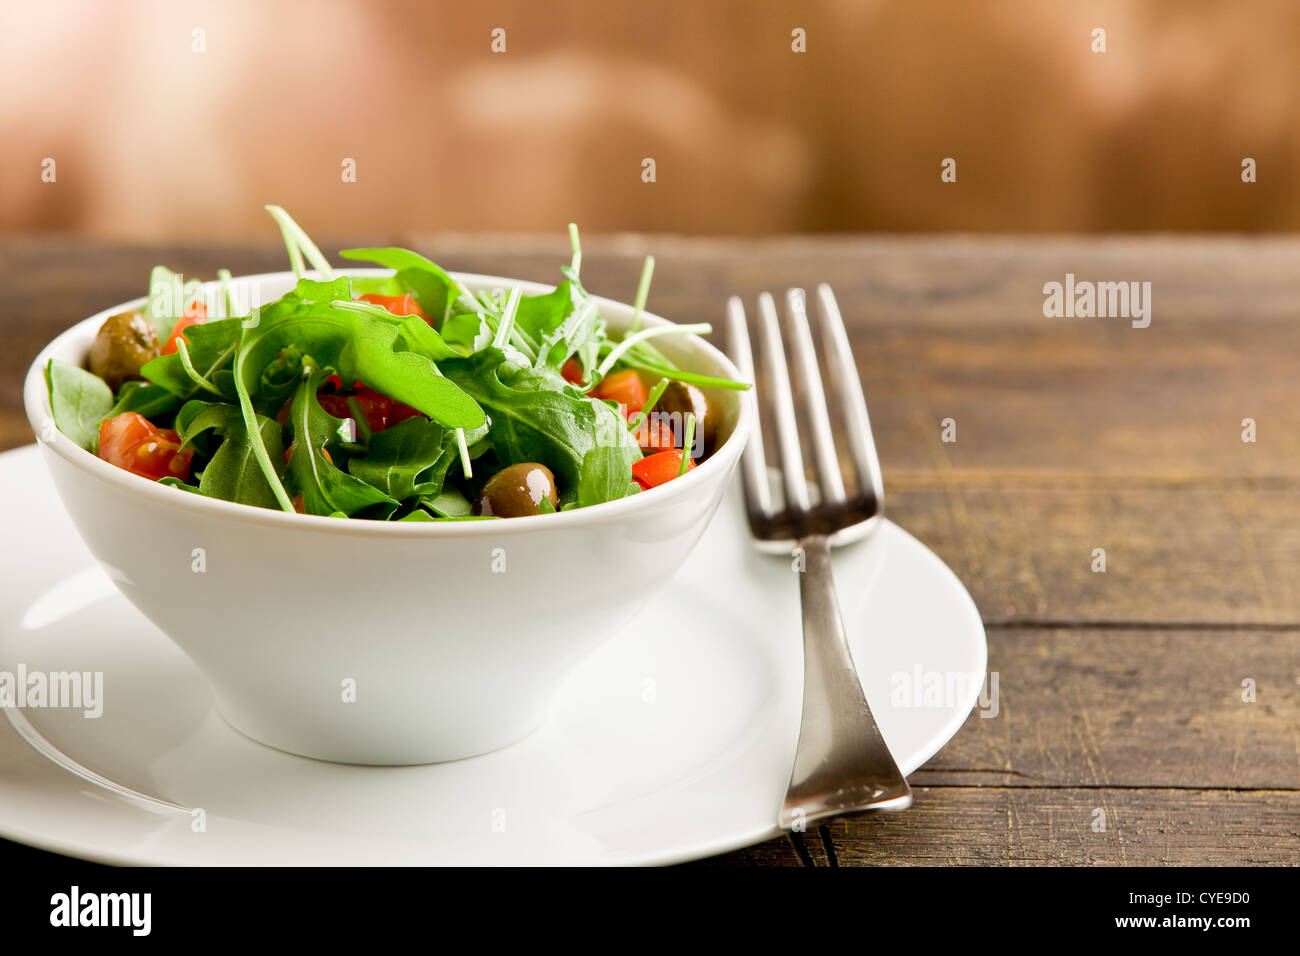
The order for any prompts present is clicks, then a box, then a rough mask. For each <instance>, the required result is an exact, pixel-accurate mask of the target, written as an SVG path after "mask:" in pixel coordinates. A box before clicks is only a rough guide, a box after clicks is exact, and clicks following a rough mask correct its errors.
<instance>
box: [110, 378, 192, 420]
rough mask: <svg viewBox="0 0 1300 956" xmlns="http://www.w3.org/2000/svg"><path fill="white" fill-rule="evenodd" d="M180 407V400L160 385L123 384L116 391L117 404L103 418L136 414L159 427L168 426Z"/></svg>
mask: <svg viewBox="0 0 1300 956" xmlns="http://www.w3.org/2000/svg"><path fill="white" fill-rule="evenodd" d="M180 407H181V400H180V399H179V398H178V397H176V396H175V395H173V394H172V393H171V392H170V391H168V390H167V389H165V388H163V387H162V386H161V385H152V384H150V383H149V382H136V381H131V382H123V383H122V387H121V388H119V389H118V390H117V402H116V404H114V405H113V407H112V408H111V409H109V411H108V413H107V414H106V415H105V416H104V417H105V418H112V417H114V416H115V415H121V414H122V413H123V412H136V413H137V414H139V415H143V416H144V417H145V418H147V419H149V421H151V422H152V423H153V424H155V425H158V426H160V427H166V426H167V425H168V422H169V419H170V417H171V416H172V415H173V414H174V413H175V412H176V410H177V409H178V408H180Z"/></svg>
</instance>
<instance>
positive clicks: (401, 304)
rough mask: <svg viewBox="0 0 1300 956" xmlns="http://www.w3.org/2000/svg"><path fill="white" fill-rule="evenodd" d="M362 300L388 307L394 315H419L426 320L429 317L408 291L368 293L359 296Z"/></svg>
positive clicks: (382, 307)
mask: <svg viewBox="0 0 1300 956" xmlns="http://www.w3.org/2000/svg"><path fill="white" fill-rule="evenodd" d="M358 301H360V302H369V303H370V304H371V305H377V306H379V307H380V308H381V309H387V310H388V311H389V312H391V313H393V315H418V316H419V317H420V318H422V319H424V321H426V322H428V321H429V317H428V316H427V315H425V314H424V310H423V309H421V308H420V303H418V302H416V301H415V296H413V295H411V294H410V293H407V294H406V295H376V294H374V293H367V294H365V295H363V296H359V297H358Z"/></svg>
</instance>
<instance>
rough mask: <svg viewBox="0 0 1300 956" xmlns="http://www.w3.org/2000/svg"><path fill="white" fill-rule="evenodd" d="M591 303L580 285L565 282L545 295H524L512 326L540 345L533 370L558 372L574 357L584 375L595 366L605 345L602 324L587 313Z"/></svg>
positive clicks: (591, 310) (591, 311)
mask: <svg viewBox="0 0 1300 956" xmlns="http://www.w3.org/2000/svg"><path fill="white" fill-rule="evenodd" d="M591 304H592V303H591V299H590V297H589V296H588V295H587V293H586V292H585V291H583V288H582V286H581V285H579V284H578V283H577V282H575V281H574V280H572V279H566V280H565V281H564V282H561V283H560V284H559V285H557V286H556V287H555V288H554V289H553V290H551V291H550V292H548V293H546V294H545V295H526V296H524V297H523V299H521V300H520V303H519V311H518V312H516V313H515V326H516V328H519V329H520V330H522V331H523V332H525V333H527V334H528V335H529V336H531V337H532V338H533V339H534V340H535V341H537V342H539V343H541V344H540V347H539V348H538V353H537V362H536V364H537V366H538V367H541V366H550V367H552V368H556V369H558V368H559V367H560V366H562V365H563V364H564V362H565V361H566V360H567V359H568V357H569V356H570V355H574V354H577V355H578V357H579V360H580V361H581V362H582V363H583V373H584V375H585V374H586V373H587V372H588V371H589V370H590V369H589V365H594V364H595V356H596V351H597V349H598V348H599V346H600V343H602V342H603V341H605V323H604V321H603V320H602V319H601V318H600V316H599V315H598V314H597V313H596V311H595V309H594V307H593V308H591V309H590V310H589V309H588V306H589V305H591Z"/></svg>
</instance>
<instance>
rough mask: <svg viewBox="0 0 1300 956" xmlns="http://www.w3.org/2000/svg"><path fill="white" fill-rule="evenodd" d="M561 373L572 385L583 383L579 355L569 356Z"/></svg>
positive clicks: (561, 368)
mask: <svg viewBox="0 0 1300 956" xmlns="http://www.w3.org/2000/svg"><path fill="white" fill-rule="evenodd" d="M560 374H561V375H563V376H564V380H565V381H566V382H568V383H569V384H571V385H581V384H582V363H581V362H579V361H578V359H577V356H573V355H571V356H569V358H568V360H567V361H566V362H565V363H564V365H563V366H561V367H560ZM637 411H640V409H639V408H638V409H637Z"/></svg>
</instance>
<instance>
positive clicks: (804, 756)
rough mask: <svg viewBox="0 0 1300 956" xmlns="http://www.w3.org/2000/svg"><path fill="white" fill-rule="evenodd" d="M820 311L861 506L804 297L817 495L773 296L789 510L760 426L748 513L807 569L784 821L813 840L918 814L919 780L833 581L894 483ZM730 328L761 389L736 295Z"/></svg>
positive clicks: (797, 355) (791, 322) (793, 335)
mask: <svg viewBox="0 0 1300 956" xmlns="http://www.w3.org/2000/svg"><path fill="white" fill-rule="evenodd" d="M817 302H818V305H819V307H820V308H819V310H818V311H819V313H820V318H821V330H822V348H823V349H824V351H825V355H826V358H827V360H828V361H827V365H828V367H829V368H830V369H831V382H830V384H831V391H832V392H833V393H838V396H839V403H840V406H841V408H842V410H843V416H844V423H845V426H844V430H845V433H846V435H847V438H848V444H849V451H850V454H851V456H852V460H853V466H854V471H855V473H856V476H857V481H856V482H855V488H856V490H855V492H854V494H853V495H852V496H851V497H850V496H849V495H848V493H847V492H846V491H845V485H844V479H843V476H842V475H841V473H840V463H839V457H838V456H837V454H836V451H835V439H834V437H833V435H832V429H831V422H830V415H829V413H828V411H827V406H826V394H825V389H824V388H823V386H822V379H821V374H820V372H819V371H818V367H817V357H816V353H815V352H814V348H813V338H812V331H811V329H810V327H809V323H808V313H807V309H806V308H805V304H804V293H803V290H802V289H791V290H789V292H787V293H786V305H787V310H786V325H787V328H788V330H789V333H790V341H791V347H790V351H791V355H792V356H793V359H794V366H795V374H796V375H797V376H798V379H797V381H798V382H799V384H800V386H801V387H800V391H801V393H802V397H803V406H804V412H805V420H806V421H807V422H808V426H809V427H808V431H809V435H810V437H811V439H812V451H813V463H814V465H815V472H816V475H817V480H816V482H815V483H814V485H813V490H812V491H811V492H810V490H809V485H808V481H807V478H806V475H805V472H804V458H803V449H802V447H801V443H800V439H799V430H798V425H797V420H796V416H795V406H794V396H793V394H792V391H791V384H790V371H789V369H788V367H787V365H786V359H785V349H784V347H783V345H782V337H781V323H780V320H779V319H778V318H777V314H776V304H775V303H774V302H773V300H772V296H771V295H770V294H768V293H766V292H764V293H762V294H761V295H760V296H759V297H758V311H759V319H760V325H761V328H762V335H761V342H762V345H763V365H764V369H765V373H766V376H765V384H766V389H765V390H764V389H760V390H759V396H760V397H761V396H762V395H763V394H764V391H766V393H767V395H768V397H769V400H770V402H771V405H772V414H773V417H774V418H775V421H776V429H775V430H776V440H777V449H778V452H779V459H780V475H781V497H782V498H783V499H784V502H783V503H782V504H774V503H773V497H774V495H773V489H772V488H771V485H770V483H769V478H768V469H767V461H766V456H765V453H764V448H763V435H762V429H761V427H757V426H756V427H755V429H754V434H753V437H752V438H751V439H750V443H749V447H748V448H747V449H746V450H745V454H744V457H743V458H742V460H741V471H742V473H743V476H744V488H745V507H746V511H747V512H748V514H749V526H750V530H751V531H752V533H753V535H754V539H755V543H756V544H757V545H758V547H759V548H760V550H762V551H765V552H769V553H785V554H793V555H794V556H796V557H797V556H800V555H802V558H803V565H802V573H801V574H800V575H799V597H800V600H801V602H802V604H803V646H804V686H803V718H802V721H801V722H800V725H799V745H798V748H797V749H796V751H795V757H794V770H793V772H792V773H791V775H790V786H789V788H788V789H787V790H786V794H785V801H784V803H783V804H782V806H781V813H780V817H779V822H780V825H781V826H782V827H783V828H785V829H787V830H795V831H801V830H802V825H803V824H809V823H816V822H818V821H825V820H828V819H830V818H832V817H839V816H846V815H849V814H854V813H861V812H864V811H867V810H905V809H906V808H907V807H909V806H911V804H912V790H911V788H910V787H909V786H908V785H907V778H906V777H904V776H903V773H902V771H901V770H899V769H898V764H896V763H895V762H894V758H893V756H891V755H890V753H889V748H888V747H887V746H885V741H884V738H883V737H881V735H880V729H879V728H878V727H877V726H876V721H875V718H874V717H872V716H871V708H870V707H868V706H867V700H866V697H865V696H864V695H863V693H862V682H861V681H860V680H859V679H858V673H857V671H856V670H855V669H854V666H853V656H852V654H851V653H850V652H849V645H848V641H847V639H846V638H845V635H844V622H843V621H842V620H841V618H840V609H839V602H838V601H837V600H836V598H835V582H834V580H833V579H832V577H831V546H832V545H839V544H844V543H847V542H849V541H856V540H858V539H860V538H863V537H865V536H867V535H868V534H870V533H871V531H872V530H873V528H874V527H875V526H876V525H877V524H878V523H879V519H880V517H881V515H882V514H883V512H884V484H883V481H882V478H881V474H880V460H879V458H878V457H877V456H876V446H875V443H874V442H873V441H872V438H871V422H870V419H868V417H867V403H866V400H865V399H864V398H863V395H862V383H861V382H860V381H859V380H858V370H857V366H856V365H855V364H854V361H853V354H852V352H850V350H849V338H848V335H847V334H846V333H845V331H844V320H843V318H842V317H841V316H840V310H839V306H838V305H837V304H836V302H835V296H834V294H832V292H831V289H830V286H828V285H825V284H823V285H820V286H818V287H817ZM727 319H728V331H729V339H730V344H731V350H732V353H733V357H734V358H735V360H736V364H737V366H739V368H740V370H741V372H742V373H743V374H744V375H746V376H748V378H749V380H750V381H753V382H757V379H756V378H755V377H754V357H753V353H752V351H751V349H750V345H749V332H748V330H747V327H746V321H745V307H744V305H743V304H742V303H741V301H740V299H739V298H737V297H735V296H733V297H732V298H731V299H730V301H728V303H727Z"/></svg>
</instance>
